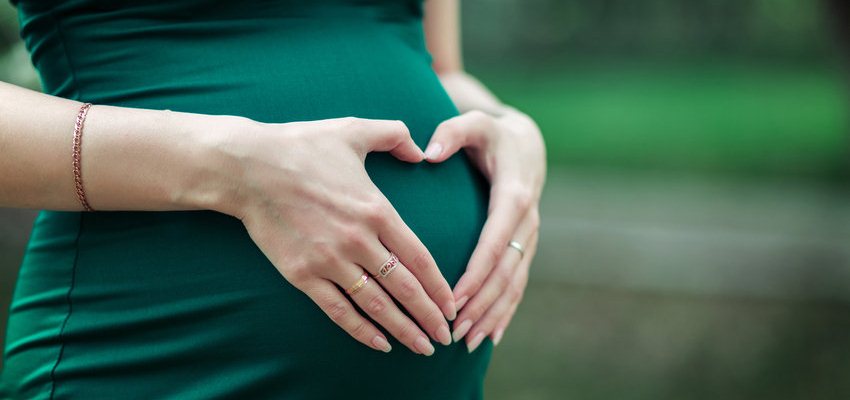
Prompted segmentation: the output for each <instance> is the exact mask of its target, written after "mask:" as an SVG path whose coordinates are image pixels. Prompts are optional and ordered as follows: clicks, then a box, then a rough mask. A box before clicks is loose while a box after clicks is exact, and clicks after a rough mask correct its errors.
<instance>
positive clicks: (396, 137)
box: [362, 120, 425, 163]
mask: <svg viewBox="0 0 850 400" xmlns="http://www.w3.org/2000/svg"><path fill="white" fill-rule="evenodd" d="M366 121H368V122H369V123H368V125H367V126H363V128H364V129H363V130H364V132H362V133H363V135H364V136H365V137H366V139H367V141H368V143H367V146H366V147H367V148H366V152H371V151H389V152H390V154H392V155H393V156H394V157H395V158H398V159H399V160H402V161H407V162H410V163H417V162H420V161H422V159H423V157H424V156H425V155H424V154H423V153H422V149H420V148H419V146H417V145H416V142H414V141H413V137H411V136H410V130H409V129H408V128H407V125H406V124H405V123H404V122H402V121H389V120H366Z"/></svg>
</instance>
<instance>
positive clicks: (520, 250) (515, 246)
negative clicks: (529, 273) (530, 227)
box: [508, 240, 525, 260]
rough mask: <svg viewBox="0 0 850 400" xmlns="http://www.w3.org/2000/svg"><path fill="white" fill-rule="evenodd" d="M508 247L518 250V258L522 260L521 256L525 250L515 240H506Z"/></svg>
mask: <svg viewBox="0 0 850 400" xmlns="http://www.w3.org/2000/svg"><path fill="white" fill-rule="evenodd" d="M508 246H509V247H513V248H515V249H517V250H518V251H519V259H520V260H522V256H524V255H525V251H524V250H523V249H522V245H521V244H519V242H517V241H516V240H511V241H510V242H508Z"/></svg>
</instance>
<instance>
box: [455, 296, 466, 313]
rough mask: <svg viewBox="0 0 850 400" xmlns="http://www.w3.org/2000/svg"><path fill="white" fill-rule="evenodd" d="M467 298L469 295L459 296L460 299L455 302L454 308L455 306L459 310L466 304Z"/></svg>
mask: <svg viewBox="0 0 850 400" xmlns="http://www.w3.org/2000/svg"><path fill="white" fill-rule="evenodd" d="M467 300H469V296H463V297H461V298H460V300H458V301H457V302H456V303H455V308H457V309H458V310H460V309H461V308H463V306H464V304H466V301H467Z"/></svg>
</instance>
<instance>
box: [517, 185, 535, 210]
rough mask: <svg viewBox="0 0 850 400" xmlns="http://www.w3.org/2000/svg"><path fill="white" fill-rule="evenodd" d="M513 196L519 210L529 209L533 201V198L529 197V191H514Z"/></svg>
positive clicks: (523, 189) (522, 189)
mask: <svg viewBox="0 0 850 400" xmlns="http://www.w3.org/2000/svg"><path fill="white" fill-rule="evenodd" d="M513 196H514V201H515V202H516V204H517V207H518V208H519V209H520V210H528V208H529V207H531V202H532V201H533V198H532V196H531V191H529V190H528V189H525V188H521V189H516V190H515V191H514V195H513Z"/></svg>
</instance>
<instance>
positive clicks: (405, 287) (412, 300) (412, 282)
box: [358, 240, 452, 345]
mask: <svg viewBox="0 0 850 400" xmlns="http://www.w3.org/2000/svg"><path fill="white" fill-rule="evenodd" d="M375 242H376V243H375V244H374V248H378V249H380V250H375V251H372V252H371V253H372V255H371V256H370V257H369V259H371V260H372V261H369V262H364V263H362V264H360V265H361V266H363V268H364V269H365V270H367V271H369V273H371V274H372V276H374V279H375V281H376V282H378V283H380V284H381V286H383V287H384V289H385V290H386V291H387V292H389V293H390V294H391V295H392V296H393V297H394V298H395V299H396V300H398V301H399V302H400V303H401V304H402V306H404V308H405V309H406V310H408V311H409V312H410V314H411V315H413V318H414V319H416V321H417V322H418V323H419V326H421V327H423V328H424V329H425V330H426V331H427V332H429V333H430V335H431V337H432V338H434V340H436V341H438V342H440V343H442V344H444V345H450V344H451V343H452V336H451V333H449V324H448V323H447V322H446V320H445V318H444V317H443V313H442V311H440V308H439V307H437V304H435V303H434V301H433V300H431V298H430V297H428V293H426V292H425V289H424V288H423V287H422V285H421V284H420V283H419V279H416V277H415V276H414V275H413V274H412V273H411V272H410V271H409V270H408V269H407V267H405V266H404V264H403V263H401V261H399V260H398V258H393V261H395V263H394V266H393V267H392V270H390V271H389V273H388V274H386V276H383V275H381V274H380V270H381V268H382V266H383V265H384V264H386V262H387V261H389V254H390V252H389V251H388V250H387V249H386V248H384V246H383V245H382V244H381V243H380V242H379V241H377V240H376V241H375ZM378 254H380V255H378ZM376 260H383V261H376ZM358 263H360V261H358Z"/></svg>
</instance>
